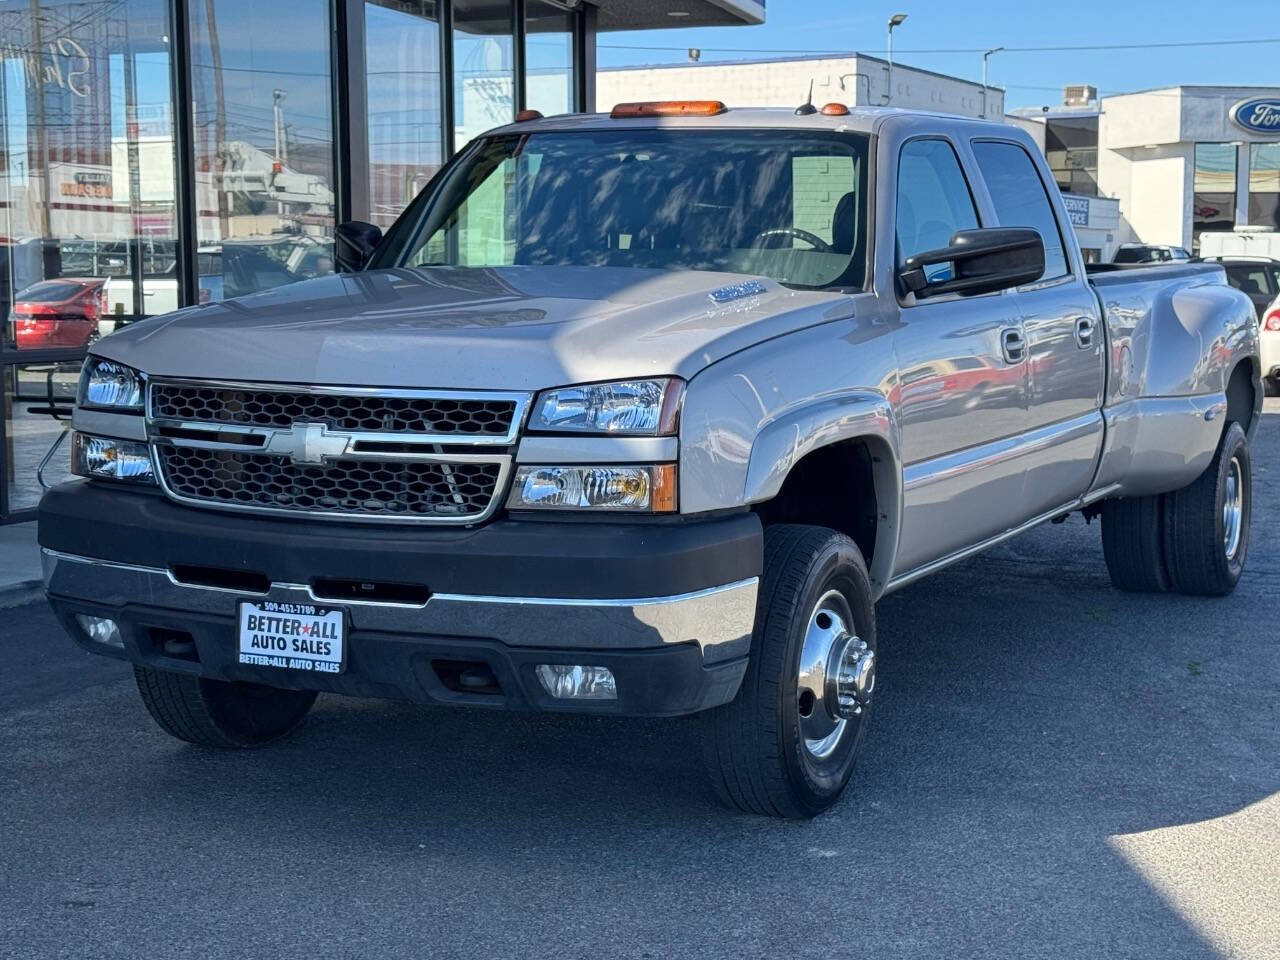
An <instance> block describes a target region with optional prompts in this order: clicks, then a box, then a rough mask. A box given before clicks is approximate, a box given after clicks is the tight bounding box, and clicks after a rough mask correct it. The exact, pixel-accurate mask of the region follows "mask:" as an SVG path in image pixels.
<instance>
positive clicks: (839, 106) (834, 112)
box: [820, 103, 849, 117]
mask: <svg viewBox="0 0 1280 960" xmlns="http://www.w3.org/2000/svg"><path fill="white" fill-rule="evenodd" d="M820 112H821V113H822V115H823V116H824V117H847V116H848V115H849V108H848V107H846V106H845V105H844V104H843V103H827V104H823V107H822V110H821V111H820Z"/></svg>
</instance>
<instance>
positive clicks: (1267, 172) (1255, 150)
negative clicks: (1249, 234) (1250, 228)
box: [1249, 143, 1280, 230]
mask: <svg viewBox="0 0 1280 960" xmlns="http://www.w3.org/2000/svg"><path fill="white" fill-rule="evenodd" d="M1249 223H1250V224H1252V225H1254V226H1258V227H1266V228H1268V229H1270V230H1280V143H1254V144H1250V146H1249Z"/></svg>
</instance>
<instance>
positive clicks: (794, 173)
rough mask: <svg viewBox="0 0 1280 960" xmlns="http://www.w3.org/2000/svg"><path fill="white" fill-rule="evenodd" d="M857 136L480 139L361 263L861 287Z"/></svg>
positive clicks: (862, 191)
mask: <svg viewBox="0 0 1280 960" xmlns="http://www.w3.org/2000/svg"><path fill="white" fill-rule="evenodd" d="M866 156H867V138H866V137H865V136H862V135H855V134H835V133H830V134H828V133H823V132H821V131H800V132H792V131H781V130H771V131H747V130H734V131H692V130H679V131H676V130H619V131H608V132H590V133H585V132H583V133H579V132H570V133H552V132H548V133H537V134H532V135H529V134H526V135H510V136H501V137H491V138H489V139H487V140H485V141H483V142H482V143H481V144H479V145H478V147H477V148H476V149H475V150H474V151H473V152H471V153H469V154H467V155H466V156H465V157H464V158H463V159H461V160H460V161H459V162H458V164H457V165H456V166H455V167H454V168H453V169H452V170H451V171H449V173H448V174H447V175H446V176H445V177H444V179H443V180H442V181H441V183H440V186H439V189H438V191H436V192H435V194H434V195H433V196H432V197H431V198H429V199H428V200H426V201H425V209H422V205H415V207H414V208H411V210H410V211H409V213H407V214H406V216H405V222H403V223H401V224H397V229H393V231H392V234H391V236H389V237H388V241H389V242H388V243H386V244H384V245H383V246H382V247H381V248H380V250H379V253H378V257H377V258H376V260H375V262H374V264H373V265H374V266H378V267H384V266H408V267H432V266H461V267H496V266H509V265H513V264H522V265H523V264H527V265H556V266H608V267H637V268H658V269H672V270H676V269H681V270H711V271H723V272H728V273H741V274H753V275H762V276H767V277H772V278H774V279H776V280H779V281H782V282H784V283H788V284H793V285H797V286H806V287H823V286H830V285H833V284H837V283H838V284H839V285H841V286H848V287H858V288H860V287H862V285H863V275H864V271H865V261H866V252H865V244H866V231H865V228H864V224H865V222H866V166H867V164H866Z"/></svg>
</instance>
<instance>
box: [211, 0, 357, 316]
mask: <svg viewBox="0 0 1280 960" xmlns="http://www.w3.org/2000/svg"><path fill="white" fill-rule="evenodd" d="M191 58H192V92H193V97H194V101H195V103H194V114H193V127H194V132H195V161H196V208H197V212H198V220H197V229H198V235H199V244H198V249H197V251H196V258H197V271H198V278H199V281H198V282H199V286H200V290H199V299H200V300H201V301H207V300H222V299H225V298H230V297H236V296H242V295H244V294H248V293H253V292H255V291H258V290H266V289H270V288H272V287H278V286H281V285H282V284H286V283H292V282H294V281H296V280H301V279H306V278H309V277H315V276H320V275H322V274H326V273H331V272H332V271H333V225H334V192H333V108H332V98H331V65H330V23H329V5H328V4H319V3H316V2H314V0H273V2H271V3H261V2H257V0H197V2H194V3H192V5H191Z"/></svg>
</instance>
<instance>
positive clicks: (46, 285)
mask: <svg viewBox="0 0 1280 960" xmlns="http://www.w3.org/2000/svg"><path fill="white" fill-rule="evenodd" d="M102 283H103V281H102V280H100V279H97V278H94V277H59V278H58V279H57V280H41V281H40V282H39V283H33V284H32V285H31V286H29V287H27V288H26V289H25V290H20V291H19V292H18V295H17V296H16V297H15V298H14V302H13V309H12V310H10V311H9V323H10V325H11V326H12V329H13V342H14V343H15V345H16V346H17V347H18V349H19V350H39V349H42V348H49V347H83V346H85V345H87V344H88V343H90V342H91V341H92V340H93V339H94V338H95V337H96V335H97V331H98V317H99V315H100V312H101V307H102V304H101V295H102Z"/></svg>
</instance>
